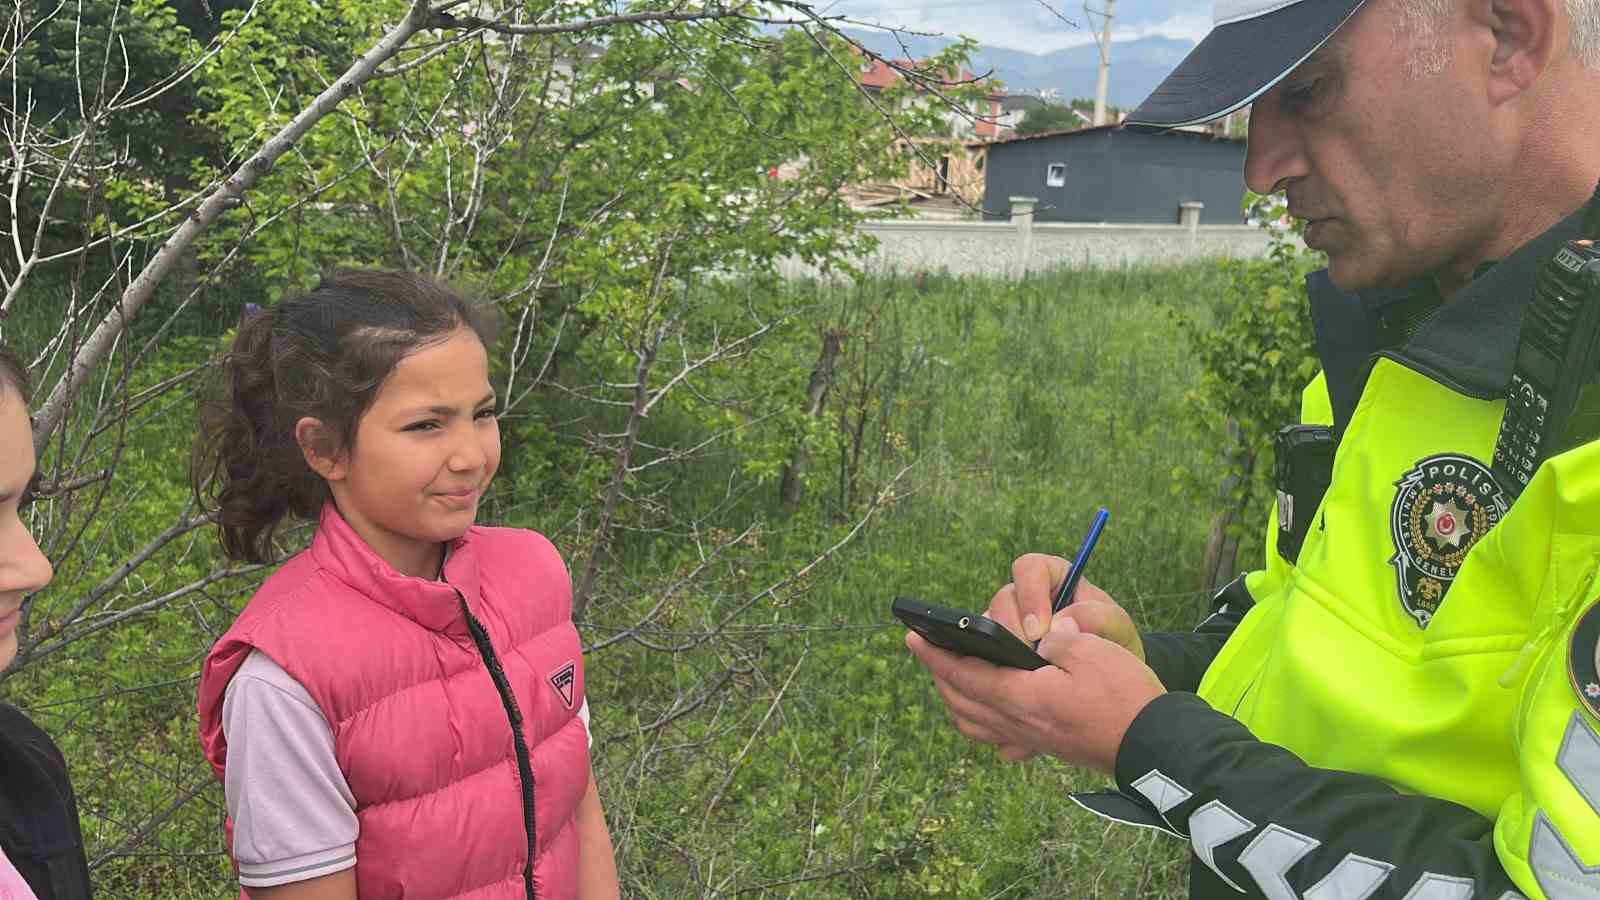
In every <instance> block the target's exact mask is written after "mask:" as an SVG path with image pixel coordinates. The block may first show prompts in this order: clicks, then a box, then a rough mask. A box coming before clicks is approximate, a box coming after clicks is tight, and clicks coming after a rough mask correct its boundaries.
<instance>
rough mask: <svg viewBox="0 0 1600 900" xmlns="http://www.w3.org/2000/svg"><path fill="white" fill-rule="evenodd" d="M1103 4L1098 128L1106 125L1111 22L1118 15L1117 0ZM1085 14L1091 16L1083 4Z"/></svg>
mask: <svg viewBox="0 0 1600 900" xmlns="http://www.w3.org/2000/svg"><path fill="white" fill-rule="evenodd" d="M1102 2H1104V3H1105V5H1106V9H1105V12H1103V13H1101V15H1102V16H1104V17H1105V22H1104V24H1103V25H1102V26H1101V31H1100V37H1099V38H1098V39H1097V43H1099V45H1100V86H1099V87H1098V88H1097V89H1096V90H1095V94H1094V124H1095V125H1096V126H1099V125H1104V124H1106V91H1107V90H1108V89H1109V88H1110V85H1111V20H1112V19H1114V18H1116V15H1117V0H1102ZM1083 12H1084V15H1085V16H1087V15H1088V14H1089V4H1088V3H1085V4H1083Z"/></svg>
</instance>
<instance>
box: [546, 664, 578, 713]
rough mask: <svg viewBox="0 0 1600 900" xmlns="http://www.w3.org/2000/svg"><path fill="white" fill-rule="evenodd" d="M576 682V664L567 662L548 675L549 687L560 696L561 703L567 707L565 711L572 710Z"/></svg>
mask: <svg viewBox="0 0 1600 900" xmlns="http://www.w3.org/2000/svg"><path fill="white" fill-rule="evenodd" d="M577 680H578V664H577V663H571V662H569V663H567V664H566V665H564V666H562V667H561V668H559V669H557V670H555V671H554V672H551V673H550V686H551V687H553V688H555V689H556V693H558V694H560V695H561V702H562V703H565V704H566V705H567V709H571V708H572V700H573V696H572V695H573V693H574V692H575V690H576V682H577Z"/></svg>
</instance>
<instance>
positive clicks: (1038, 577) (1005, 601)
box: [986, 553, 1144, 662]
mask: <svg viewBox="0 0 1600 900" xmlns="http://www.w3.org/2000/svg"><path fill="white" fill-rule="evenodd" d="M1070 571H1072V564H1071V563H1069V562H1067V561H1066V560H1064V559H1062V558H1061V557H1059V556H1047V555H1045V554H1043V553H1029V554H1027V555H1026V556H1019V557H1017V560H1016V562H1013V563H1012V564H1011V583H1010V584H1008V585H1006V586H1005V587H1002V588H1001V589H1000V590H999V591H998V592H997V593H996V594H995V595H994V599H992V600H990V601H989V611H988V612H987V613H986V615H987V616H988V617H989V618H991V619H993V620H994V621H996V622H998V623H1000V624H1001V625H1004V626H1005V627H1006V628H1009V629H1010V630H1011V632H1012V633H1013V634H1016V635H1018V636H1019V637H1022V638H1024V639H1025V640H1028V641H1030V642H1032V641H1037V640H1039V639H1041V638H1043V637H1044V636H1045V635H1046V634H1049V633H1050V632H1052V631H1053V630H1055V629H1056V628H1059V627H1061V623H1062V621H1063V620H1064V619H1071V620H1072V621H1073V622H1075V623H1077V631H1081V632H1085V633H1087V634H1095V635H1099V636H1100V637H1103V638H1105V639H1106V640H1108V641H1111V642H1112V643H1115V644H1119V645H1121V646H1122V647H1123V648H1125V649H1127V651H1128V652H1129V653H1132V654H1133V655H1134V656H1135V657H1137V658H1138V659H1139V661H1140V662H1143V661H1144V641H1142V640H1141V639H1140V638H1139V629H1138V628H1137V627H1135V626H1134V624H1133V619H1132V617H1130V616H1129V615H1128V612H1127V610H1125V609H1123V608H1122V607H1121V606H1119V605H1118V604H1117V601H1115V600H1113V599H1111V595H1110V594H1107V593H1106V592H1105V591H1102V590H1101V589H1099V588H1097V587H1095V586H1094V585H1093V584H1092V583H1090V581H1089V579H1088V578H1083V579H1081V580H1079V582H1078V589H1077V590H1076V591H1075V592H1074V593H1073V602H1072V603H1071V605H1069V606H1068V607H1067V608H1066V609H1064V610H1062V611H1061V612H1060V613H1058V614H1057V615H1056V616H1055V618H1054V619H1052V618H1051V616H1050V604H1051V602H1052V601H1053V600H1054V598H1055V595H1056V588H1057V587H1058V586H1059V585H1060V584H1061V582H1062V580H1063V579H1065V578H1066V577H1067V573H1068V572H1070Z"/></svg>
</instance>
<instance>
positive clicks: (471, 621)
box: [452, 586, 537, 900]
mask: <svg viewBox="0 0 1600 900" xmlns="http://www.w3.org/2000/svg"><path fill="white" fill-rule="evenodd" d="M452 587H453V586H452ZM456 598H457V599H458V600H460V601H461V614H462V615H464V616H466V617H467V630H468V631H470V632H471V633H472V642H473V643H474V644H477V645H478V654H479V655H480V656H482V657H483V662H484V664H485V665H486V666H488V667H489V677H490V678H492V679H494V686H495V689H496V690H498V691H499V692H500V705H501V706H504V707H505V710H506V719H507V720H508V721H510V723H511V742H512V744H513V746H515V747H516V751H517V773H518V774H519V775H520V776H521V778H522V824H523V827H524V828H525V829H527V832H528V865H527V867H526V868H524V869H523V871H522V878H523V884H524V887H525V888H526V889H527V892H528V900H534V894H533V863H534V858H535V851H536V849H537V847H536V838H535V835H536V834H537V832H536V831H535V830H534V825H535V820H534V812H533V761H532V759H530V758H529V756H528V739H527V738H526V737H524V736H523V733H522V712H521V710H519V709H517V697H516V694H514V693H513V692H512V690H511V681H510V680H509V679H507V678H506V670H505V668H504V667H502V666H501V665H500V657H499V656H497V655H496V654H495V652H494V644H493V643H491V642H490V641H489V631H488V629H486V628H484V627H483V623H482V622H479V621H478V617H477V616H474V615H473V614H472V607H470V606H468V605H467V598H466V595H464V594H462V593H461V591H459V590H457V591H456Z"/></svg>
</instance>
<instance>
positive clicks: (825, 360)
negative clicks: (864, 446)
mask: <svg viewBox="0 0 1600 900" xmlns="http://www.w3.org/2000/svg"><path fill="white" fill-rule="evenodd" d="M843 347H844V334H843V333H842V332H840V331H839V330H838V329H836V328H830V329H828V330H826V331H824V332H823V333H822V353H821V355H819V356H818V357H817V364H816V365H815V366H813V367H812V368H811V384H810V385H809V386H808V387H807V388H806V416H807V418H811V419H818V418H821V417H822V410H823V407H824V405H825V404H826V403H827V400H828V387H829V386H830V385H831V384H832V383H833V365H834V363H835V362H837V361H838V359H839V351H840V350H841V349H843ZM808 456H809V454H808V453H807V452H806V445H805V442H804V441H801V442H800V444H799V445H798V446H796V447H795V448H794V455H793V456H792V457H790V459H789V463H788V464H787V465H785V466H784V467H783V479H782V480H781V481H780V482H779V484H778V497H779V498H780V499H781V500H782V501H783V505H784V506H796V505H798V504H799V503H800V499H801V498H802V497H803V496H804V495H805V481H804V479H803V478H802V476H803V475H804V474H805V469H806V462H807V461H808Z"/></svg>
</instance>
